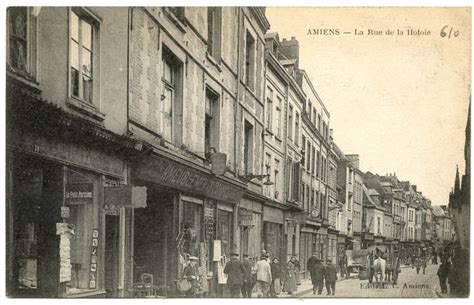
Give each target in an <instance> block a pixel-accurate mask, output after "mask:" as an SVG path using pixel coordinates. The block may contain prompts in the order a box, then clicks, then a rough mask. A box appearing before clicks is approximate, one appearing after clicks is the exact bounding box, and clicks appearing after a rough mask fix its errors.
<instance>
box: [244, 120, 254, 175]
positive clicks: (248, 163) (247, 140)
mask: <svg viewBox="0 0 474 305" xmlns="http://www.w3.org/2000/svg"><path fill="white" fill-rule="evenodd" d="M252 156H253V126H252V124H250V123H249V122H248V121H245V124H244V172H245V174H249V173H251V172H252V168H253V167H252Z"/></svg>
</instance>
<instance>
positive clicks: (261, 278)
mask: <svg viewBox="0 0 474 305" xmlns="http://www.w3.org/2000/svg"><path fill="white" fill-rule="evenodd" d="M271 283H272V269H271V266H270V264H269V263H268V255H267V254H266V253H265V254H262V256H261V257H260V260H259V261H258V262H257V284H256V286H257V287H258V288H259V289H260V290H261V292H262V294H263V297H265V298H266V297H269V296H270V295H269V293H270V285H271Z"/></svg>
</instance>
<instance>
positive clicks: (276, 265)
mask: <svg viewBox="0 0 474 305" xmlns="http://www.w3.org/2000/svg"><path fill="white" fill-rule="evenodd" d="M271 271H272V285H271V286H270V296H271V297H276V296H277V295H279V294H280V292H281V282H280V277H281V267H280V262H279V261H278V258H277V257H275V258H273V261H272V264H271Z"/></svg>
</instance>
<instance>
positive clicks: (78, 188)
mask: <svg viewBox="0 0 474 305" xmlns="http://www.w3.org/2000/svg"><path fill="white" fill-rule="evenodd" d="M93 189H94V185H93V184H92V183H67V184H66V193H65V199H66V204H71V205H73V204H87V203H92V199H93Z"/></svg>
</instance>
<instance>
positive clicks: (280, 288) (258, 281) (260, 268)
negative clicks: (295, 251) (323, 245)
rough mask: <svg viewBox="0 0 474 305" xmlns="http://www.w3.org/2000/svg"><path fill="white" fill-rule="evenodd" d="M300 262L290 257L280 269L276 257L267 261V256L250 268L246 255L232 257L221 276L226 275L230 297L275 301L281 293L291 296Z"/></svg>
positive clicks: (298, 282) (294, 288)
mask: <svg viewBox="0 0 474 305" xmlns="http://www.w3.org/2000/svg"><path fill="white" fill-rule="evenodd" d="M300 268H301V266H300V262H299V261H298V260H297V258H296V256H295V255H294V256H292V257H291V259H290V261H288V263H287V264H286V265H282V264H281V263H280V261H279V259H278V258H277V257H274V258H273V259H271V261H270V255H268V254H267V253H262V255H261V256H260V258H259V260H258V261H257V262H256V263H255V264H253V263H252V262H251V261H250V259H249V257H248V255H247V254H244V255H243V261H240V260H239V254H237V253H233V254H232V255H231V260H230V261H229V262H228V263H227V264H226V266H225V268H224V273H225V274H226V275H227V287H228V289H229V292H230V296H231V297H233V298H238V297H240V296H242V297H245V298H250V297H252V296H256V297H263V298H266V297H276V296H278V295H279V294H281V293H282V292H286V293H288V294H293V293H294V292H295V291H297V289H298V288H297V286H298V285H300V284H301V280H300Z"/></svg>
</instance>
